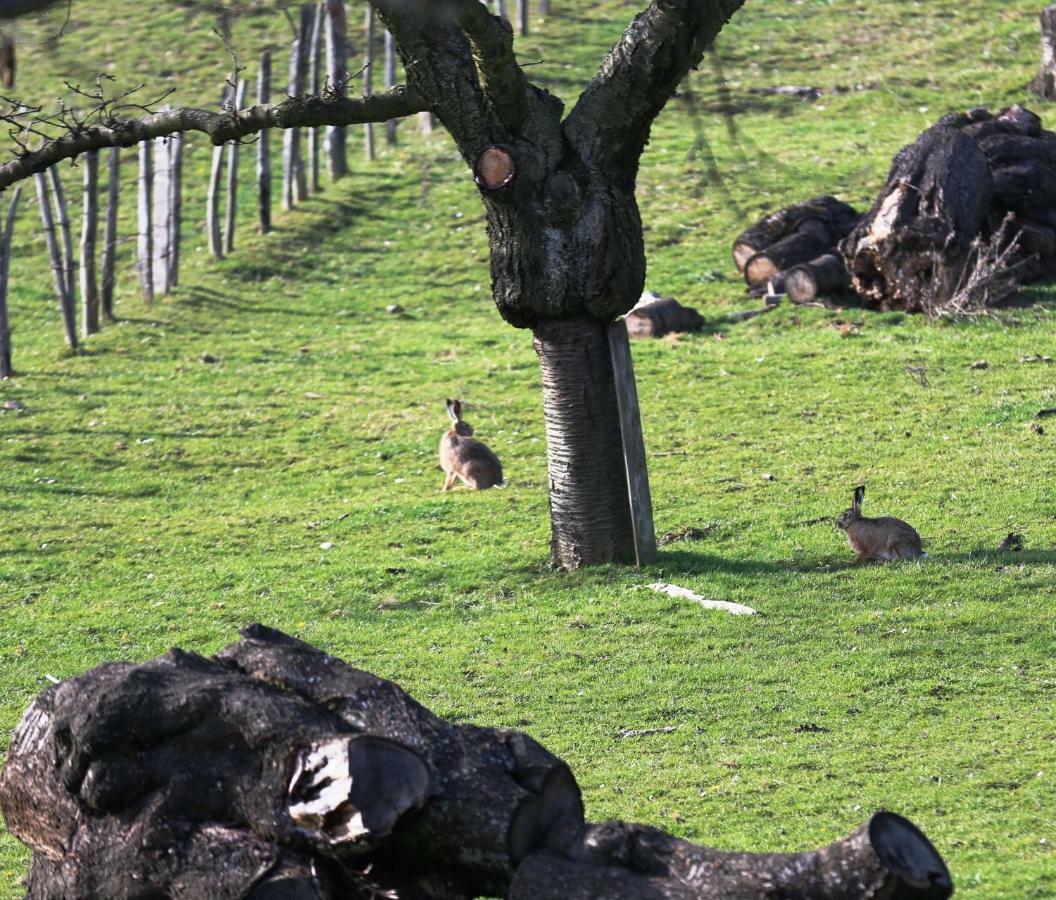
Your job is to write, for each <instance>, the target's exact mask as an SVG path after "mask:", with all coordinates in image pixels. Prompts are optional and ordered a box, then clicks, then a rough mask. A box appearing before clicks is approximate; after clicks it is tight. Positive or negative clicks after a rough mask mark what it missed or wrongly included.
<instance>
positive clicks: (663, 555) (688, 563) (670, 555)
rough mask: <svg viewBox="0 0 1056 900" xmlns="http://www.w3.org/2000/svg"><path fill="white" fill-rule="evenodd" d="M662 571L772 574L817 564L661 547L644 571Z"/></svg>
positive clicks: (813, 568)
mask: <svg viewBox="0 0 1056 900" xmlns="http://www.w3.org/2000/svg"><path fill="white" fill-rule="evenodd" d="M654 570H655V571H657V572H663V573H664V574H665V575H670V574H673V573H682V574H686V575H690V574H697V573H701V572H725V573H728V574H732V575H773V574H775V573H788V572H816V571H818V568H817V566H797V565H795V564H794V563H790V562H768V561H766V560H761V559H727V558H726V557H723V556H715V555H714V554H712V553H702V552H700V551H699V550H682V549H679V550H669V549H663V550H661V551H660V557H659V559H657V561H656V562H655V563H654V564H653V565H651V566H648V567H647V571H650V572H651V571H654Z"/></svg>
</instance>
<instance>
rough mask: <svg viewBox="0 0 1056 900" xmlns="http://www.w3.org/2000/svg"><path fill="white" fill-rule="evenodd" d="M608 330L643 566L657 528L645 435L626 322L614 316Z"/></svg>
mask: <svg viewBox="0 0 1056 900" xmlns="http://www.w3.org/2000/svg"><path fill="white" fill-rule="evenodd" d="M608 331H609V355H610V356H611V357H612V374H613V377H614V379H615V381H616V402H617V405H618V407H619V410H620V434H621V436H622V438H623V460H624V465H625V467H626V471H627V494H628V497H629V499H630V504H631V525H632V527H633V529H634V552H635V556H636V557H637V559H638V565H639V566H645V565H648V564H649V563H651V562H654V561H655V560H656V531H655V529H654V527H653V500H652V496H651V494H650V492H649V473H648V471H647V470H646V466H645V439H644V438H643V437H642V414H641V411H640V409H639V408H638V388H637V386H636V385H635V383H634V366H633V364H632V363H631V344H630V341H629V340H628V339H627V325H626V323H625V322H624V321H623V319H617V320H616V321H615V322H612V323H610V324H609V327H608Z"/></svg>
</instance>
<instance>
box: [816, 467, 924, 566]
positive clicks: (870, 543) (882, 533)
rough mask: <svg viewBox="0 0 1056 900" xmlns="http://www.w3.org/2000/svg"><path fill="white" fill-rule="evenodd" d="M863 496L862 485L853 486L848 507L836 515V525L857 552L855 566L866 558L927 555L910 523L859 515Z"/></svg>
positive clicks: (887, 517)
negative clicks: (852, 494) (851, 497)
mask: <svg viewBox="0 0 1056 900" xmlns="http://www.w3.org/2000/svg"><path fill="white" fill-rule="evenodd" d="M864 499H865V488H864V487H861V486H860V487H856V488H855V489H854V503H853V504H852V505H851V508H850V509H848V510H845V511H844V512H842V513H840V515H839V516H838V517H837V518H836V527H837V528H842V529H843V530H844V531H846V532H847V540H848V542H849V543H850V545H851V549H853V550H854V552H855V553H857V554H858V558H857V559H855V561H854V562H855V564H856V565H857V564H858V563H862V562H865V561H866V560H868V559H884V560H887V559H918V558H919V557H921V556H926V555H927V554H925V553H924V550H923V548H922V547H921V545H920V535H919V534H917V532H916V530H915V529H914V528H913V526H912V525H910V524H908V523H907V522H903V521H902V520H901V519H894V518H891V517H890V516H883V517H882V518H879V519H867V518H866V517H865V516H863V515H862V501H863V500H864Z"/></svg>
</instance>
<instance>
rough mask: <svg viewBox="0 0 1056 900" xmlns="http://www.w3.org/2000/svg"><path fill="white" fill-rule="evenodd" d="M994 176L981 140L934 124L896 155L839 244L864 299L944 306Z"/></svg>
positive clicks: (912, 307)
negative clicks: (864, 211)
mask: <svg viewBox="0 0 1056 900" xmlns="http://www.w3.org/2000/svg"><path fill="white" fill-rule="evenodd" d="M992 193H993V181H992V179H991V176H990V170H989V168H988V166H987V161H986V157H985V156H984V155H983V152H982V151H981V150H980V149H979V144H978V143H977V142H976V141H975V140H973V139H972V138H970V137H968V136H966V135H965V134H962V133H961V132H960V131H958V130H956V129H954V128H949V127H945V126H941V125H940V126H935V127H934V128H929V129H928V130H927V131H925V132H924V134H922V135H921V136H920V138H919V139H918V140H917V141H916V142H915V143H913V144H911V145H909V146H908V147H905V148H904V149H903V150H902V151H901V152H900V153H899V154H898V156H896V157H895V161H894V164H893V165H892V167H891V172H890V174H889V175H888V177H887V183H886V185H885V186H884V189H883V190H882V191H881V193H880V196H879V198H878V200H877V202H876V204H875V205H874V206H873V208H872V210H871V211H870V212H869V214H868V215H866V216H865V218H863V219H862V221H861V222H860V223H859V225H858V226H857V227H856V228H855V230H854V231H852V232H851V234H850V235H849V236H848V237H847V238H846V239H845V240H844V241H843V243H842V244H841V246H840V251H841V252H842V254H843V256H844V259H845V260H847V267H848V269H849V270H850V273H851V280H852V283H853V285H854V289H855V291H856V292H857V294H858V296H859V297H861V298H862V299H863V300H864V301H866V302H867V303H870V304H872V305H875V306H878V307H880V308H881V309H905V310H909V311H917V310H921V309H925V308H928V307H929V306H933V307H938V306H941V305H942V304H943V303H944V302H945V300H947V299H949V297H951V296H952V295H953V293H954V292H955V291H956V289H957V287H958V285H959V284H960V283H961V280H962V276H963V274H964V268H965V266H966V265H967V263H968V260H969V257H970V255H971V252H972V244H973V242H974V241H975V239H976V237H977V236H978V235H979V232H980V229H981V227H982V225H983V223H984V221H985V218H986V215H987V212H988V209H989V207H990V201H991V197H992Z"/></svg>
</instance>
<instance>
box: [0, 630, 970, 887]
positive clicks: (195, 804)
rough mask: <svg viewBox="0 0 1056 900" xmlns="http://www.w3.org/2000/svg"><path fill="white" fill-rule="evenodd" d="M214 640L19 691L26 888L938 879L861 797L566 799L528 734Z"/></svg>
mask: <svg viewBox="0 0 1056 900" xmlns="http://www.w3.org/2000/svg"><path fill="white" fill-rule="evenodd" d="M242 634H243V637H242V640H240V641H238V642H237V643H235V644H233V645H231V646H230V647H228V648H226V649H225V650H223V651H221V652H220V653H219V654H217V655H216V656H214V657H212V658H205V657H201V656H198V655H196V654H192V653H185V652H182V651H179V650H173V651H170V652H169V653H167V654H166V655H164V656H162V657H159V658H158V659H155V660H152V661H150V662H147V663H143V664H141V665H133V664H130V663H117V664H110V665H103V666H100V667H98V668H96V669H93V670H92V671H90V672H88V673H87V674H85V675H82V676H81V677H79V678H75V679H73V680H71V681H66V682H63V683H61V684H58V685H56V686H53V687H51V688H49V689H48V690H46V691H45V692H44V693H43V694H41V695H40V696H39V697H38V698H37V700H36V701H35V702H34V703H33V705H32V706H31V707H30V709H29V710H28V712H27V713H26V715H25V717H24V718H23V720H22V723H21V724H20V726H19V728H18V730H17V731H16V733H15V736H14V739H13V740H12V743H11V747H10V750H9V752H8V756H7V761H6V763H5V766H4V769H3V771H2V773H0V808H2V810H3V813H4V817H5V820H6V824H7V827H8V830H9V831H11V832H12V833H13V834H14V835H16V836H17V837H18V838H19V839H21V840H22V841H23V842H25V843H26V844H28V845H29V847H30V848H31V849H32V851H33V855H32V862H31V865H30V872H29V877H28V881H27V897H28V900H59V898H62V900H81V898H83V900H87V898H99V897H148V896H149V897H163V896H164V897H173V898H181V897H185V898H197V897H212V898H220V900H225V898H232V900H233V898H248V900H268V898H271V900H278V898H293V900H331V898H332V900H337V898H352V897H377V896H386V897H396V898H419V900H426V898H435V900H471V898H473V897H478V896H481V895H487V896H509V897H513V898H533V900H548V898H559V897H560V898H565V900H587V898H599V897H606V898H639V900H641V898H657V900H681V898H697V900H705V898H719V897H723V898H727V900H730V898H732V900H736V898H749V897H752V898H758V897H764V896H767V897H777V896H782V897H800V898H804V900H806V898H826V900H840V898H847V900H850V898H858V897H865V896H870V897H872V896H883V897H887V898H910V897H914V898H924V897H928V898H931V897H934V898H944V897H948V896H949V895H950V893H951V892H952V885H951V882H950V877H949V873H948V871H947V870H946V867H945V865H944V864H943V862H942V859H941V858H940V857H939V855H938V853H937V852H936V851H935V849H934V848H933V847H932V845H931V844H930V843H929V842H928V840H927V838H926V837H924V835H923V834H921V832H919V831H918V830H917V829H916V828H915V827H914V826H913V825H912V824H910V823H909V822H908V821H906V820H905V819H902V818H901V817H899V816H896V815H894V814H891V813H877V814H876V815H874V816H873V817H872V818H871V819H870V820H869V822H867V823H866V824H865V825H863V826H862V827H861V828H859V829H858V830H857V831H855V832H854V833H853V834H852V835H851V836H850V837H848V838H846V839H845V840H842V841H837V842H836V843H834V844H832V845H830V846H829V847H826V848H824V849H822V850H819V851H815V852H807V853H798V854H746V853H726V852H722V851H717V850H710V849H707V848H704V847H699V846H696V845H694V844H690V843H688V842H686V841H682V840H679V839H677V838H674V837H672V836H671V835H668V834H666V833H665V832H662V831H659V830H657V829H654V828H650V827H648V826H644V825H629V824H625V823H623V822H607V823H603V824H600V825H591V824H588V823H586V822H585V821H584V818H583V805H582V801H581V799H580V793H579V788H578V786H577V784H576V781H575V778H574V777H573V776H572V773H571V771H570V770H569V768H568V766H566V765H565V764H564V763H563V762H562V761H561V760H560V759H558V758H557V757H555V756H554V755H553V754H551V753H549V752H548V751H547V750H546V749H544V748H543V747H542V746H540V745H539V744H538V743H536V742H535V741H534V740H532V739H531V738H530V737H528V736H527V735H525V734H522V733H520V732H516V731H508V730H503V729H494V728H478V727H474V726H471V725H457V724H452V723H449V722H446V721H444V720H443V719H440V718H438V717H437V716H435V715H433V714H432V713H431V712H429V710H427V709H425V708H424V707H423V706H421V705H420V704H418V703H417V702H416V701H415V700H414V699H412V698H411V697H410V696H409V695H407V694H406V693H405V692H404V691H402V690H401V689H400V688H399V687H397V686H396V685H395V684H393V683H391V682H389V681H385V680H383V679H381V678H378V677H376V676H374V675H371V674H369V673H367V672H363V671H360V670H358V669H355V668H353V667H352V666H349V665H347V664H346V663H344V662H342V661H341V660H339V659H335V658H334V657H331V656H328V655H327V654H325V653H322V652H321V651H319V650H317V649H315V648H314V647H311V646H309V645H308V644H305V643H302V642H300V641H297V640H295V639H293V638H290V637H288V636H286V635H284V634H282V633H280V632H277V631H273V630H271V629H268V628H264V627H263V626H259V625H254V626H250V627H249V628H247V629H245V630H244V631H243V633H242Z"/></svg>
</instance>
